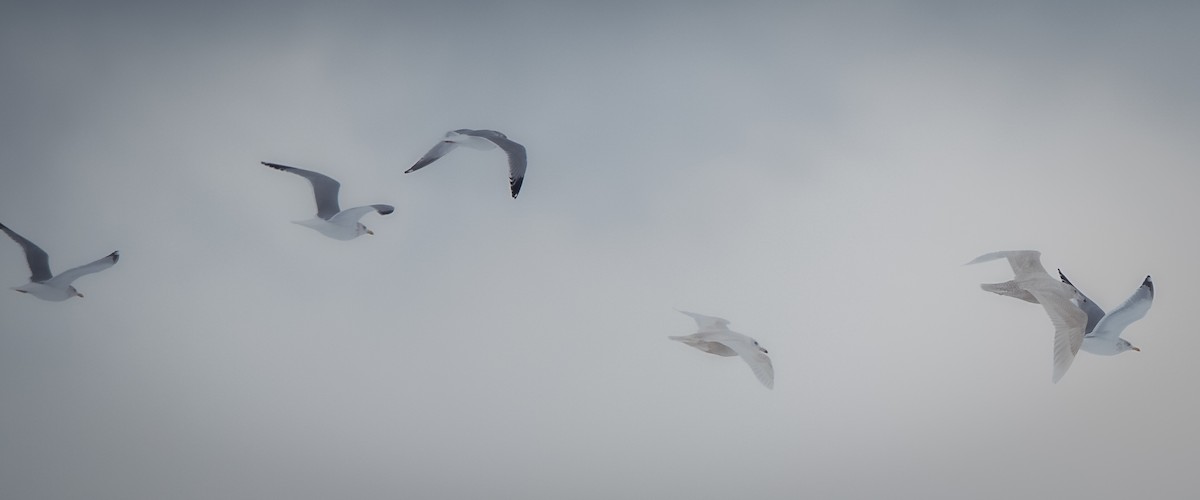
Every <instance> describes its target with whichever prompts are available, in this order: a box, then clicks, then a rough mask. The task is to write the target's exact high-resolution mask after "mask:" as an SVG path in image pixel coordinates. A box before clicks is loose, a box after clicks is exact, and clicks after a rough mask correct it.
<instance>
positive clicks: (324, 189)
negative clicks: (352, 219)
mask: <svg viewBox="0 0 1200 500" xmlns="http://www.w3.org/2000/svg"><path fill="white" fill-rule="evenodd" d="M262 164H263V165H266V166H268V167H271V168H274V169H278V170H282V171H284V172H291V173H293V174H296V175H299V176H300V177H303V178H305V179H308V182H310V183H312V187H313V196H314V197H316V199H317V217H320V218H322V219H325V220H329V218H330V217H333V216H334V215H337V213H338V212H341V211H342V209H341V208H340V207H339V206H338V190H339V189H341V187H342V185H341V183H339V182H338V181H335V180H333V178H332V177H329V176H327V175H323V174H318V173H316V172H313V171H311V170H304V169H302V168H296V167H289V166H287V165H280V164H278V163H267V162H265V161H264V162H262Z"/></svg>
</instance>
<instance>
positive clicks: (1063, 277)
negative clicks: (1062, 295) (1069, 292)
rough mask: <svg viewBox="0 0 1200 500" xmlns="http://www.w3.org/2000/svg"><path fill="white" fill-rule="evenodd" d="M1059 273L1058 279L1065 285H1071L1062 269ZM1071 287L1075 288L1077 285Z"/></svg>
mask: <svg viewBox="0 0 1200 500" xmlns="http://www.w3.org/2000/svg"><path fill="white" fill-rule="evenodd" d="M1057 271H1058V278H1059V279H1061V280H1062V282H1063V283H1066V284H1068V285H1071V280H1069V279H1067V275H1065V274H1063V272H1062V269H1058V270H1057ZM1071 286H1075V285H1071Z"/></svg>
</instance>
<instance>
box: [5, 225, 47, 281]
mask: <svg viewBox="0 0 1200 500" xmlns="http://www.w3.org/2000/svg"><path fill="white" fill-rule="evenodd" d="M0 231H4V233H5V234H7V235H8V237H9V238H12V239H13V241H15V242H17V244H18V245H21V248H23V249H25V261H26V262H28V263H29V272H30V273H32V276H30V277H29V281H32V282H35V283H41V282H43V281H46V280H48V279H50V277H51V276H53V275H51V274H50V256H49V255H46V251H45V250H42V249H41V247H39V246H37V245H34V244H33V242H32V241H29V240H27V239H25V238H24V237H22V236H21V235H19V234H17V233H16V232H14V231H13V230H12V229H9V228H8V226H5V225H4V224H0Z"/></svg>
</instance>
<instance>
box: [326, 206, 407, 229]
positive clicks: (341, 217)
mask: <svg viewBox="0 0 1200 500" xmlns="http://www.w3.org/2000/svg"><path fill="white" fill-rule="evenodd" d="M395 211H396V207H393V206H391V205H366V206H361V207H354V208H347V209H345V210H342V211H341V212H338V214H337V215H335V216H333V218H331V219H329V222H332V223H334V224H349V223H351V222H356V221H358V219H361V218H362V216H364V215H366V214H368V213H370V212H378V213H379V215H387V214H390V213H392V212H395Z"/></svg>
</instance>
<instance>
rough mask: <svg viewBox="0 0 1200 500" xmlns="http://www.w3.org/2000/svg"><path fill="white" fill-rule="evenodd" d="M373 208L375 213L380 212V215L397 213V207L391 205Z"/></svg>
mask: <svg viewBox="0 0 1200 500" xmlns="http://www.w3.org/2000/svg"><path fill="white" fill-rule="evenodd" d="M373 206H374V207H375V211H376V212H378V213H379V215H387V214H390V213H392V212H395V211H396V207H393V206H391V205H373Z"/></svg>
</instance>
